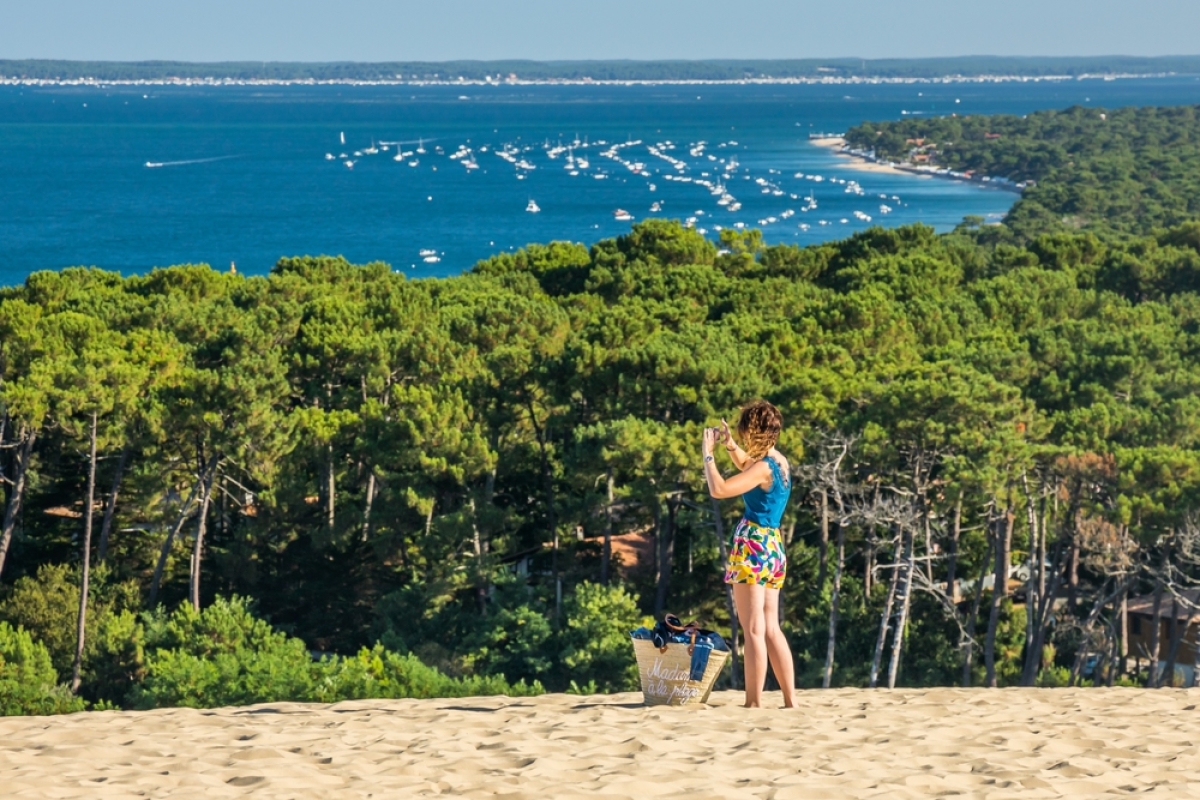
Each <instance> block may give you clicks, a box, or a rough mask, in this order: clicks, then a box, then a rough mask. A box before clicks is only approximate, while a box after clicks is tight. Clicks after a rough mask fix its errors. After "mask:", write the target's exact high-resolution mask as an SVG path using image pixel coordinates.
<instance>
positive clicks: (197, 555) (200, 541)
mask: <svg viewBox="0 0 1200 800" xmlns="http://www.w3.org/2000/svg"><path fill="white" fill-rule="evenodd" d="M215 472H216V470H215V469H214V470H210V471H209V474H208V481H207V482H206V483H205V484H204V493H203V494H202V495H200V519H199V520H198V521H197V522H196V542H195V546H194V547H193V548H192V580H191V590H190V592H189V594H190V597H191V601H192V608H194V609H195V610H196V611H199V610H200V565H201V560H202V559H203V557H204V531H205V527H206V526H207V524H208V505H209V501H210V500H212V487H213V481H214V480H215V479H216V475H215V474H214V473H215Z"/></svg>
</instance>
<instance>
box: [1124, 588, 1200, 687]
mask: <svg viewBox="0 0 1200 800" xmlns="http://www.w3.org/2000/svg"><path fill="white" fill-rule="evenodd" d="M1196 652H1197V653H1200V645H1198V646H1197V647H1196ZM1120 656H1121V661H1120V670H1121V674H1122V675H1124V674H1125V673H1126V672H1128V671H1129V590H1128V589H1126V590H1125V591H1124V592H1123V593H1122V594H1121V652H1120Z"/></svg>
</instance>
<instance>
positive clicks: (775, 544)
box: [725, 519, 787, 589]
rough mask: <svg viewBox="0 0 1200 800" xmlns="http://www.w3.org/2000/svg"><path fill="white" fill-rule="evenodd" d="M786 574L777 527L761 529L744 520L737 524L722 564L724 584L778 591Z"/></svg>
mask: <svg viewBox="0 0 1200 800" xmlns="http://www.w3.org/2000/svg"><path fill="white" fill-rule="evenodd" d="M786 575H787V553H785V552H784V550H783V537H782V536H780V535H779V528H764V527H763V526H762V525H759V524H757V523H755V522H751V521H750V520H748V519H743V520H742V521H741V522H739V523H738V526H737V529H736V530H735V531H734V532H733V547H732V548H731V549H730V551H729V561H728V562H727V563H726V565H725V582H726V583H751V584H758V585H759V586H765V587H767V588H768V589H779V588H781V587H782V586H783V579H784V577H785V576H786Z"/></svg>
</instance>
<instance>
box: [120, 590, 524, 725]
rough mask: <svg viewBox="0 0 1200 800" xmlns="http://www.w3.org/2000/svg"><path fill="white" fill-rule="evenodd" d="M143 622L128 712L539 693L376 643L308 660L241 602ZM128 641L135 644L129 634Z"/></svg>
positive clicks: (299, 646)
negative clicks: (457, 674) (449, 671)
mask: <svg viewBox="0 0 1200 800" xmlns="http://www.w3.org/2000/svg"><path fill="white" fill-rule="evenodd" d="M144 619H145V623H144V630H145V633H144V643H142V644H141V647H142V649H143V653H144V670H145V676H144V678H143V679H142V681H141V683H140V684H138V685H136V686H134V688H133V690H132V691H131V692H130V694H129V703H130V705H131V706H133V707H135V708H161V707H167V706H185V707H190V708H211V707H215V706H232V705H247V704H251V703H268V702H283V701H295V702H327V703H332V702H337V701H339V700H359V699H366V698H372V697H379V698H402V697H413V698H429V697H467V696H473V695H497V694H504V695H510V696H528V695H536V694H541V693H542V692H543V691H544V690H543V689H542V686H541V684H539V683H536V682H534V683H533V684H532V685H529V684H526V683H525V682H524V681H521V682H518V683H516V684H510V683H508V682H507V681H505V679H504V678H503V677H501V676H487V677H482V676H480V677H467V678H452V677H449V676H447V675H446V674H444V673H442V672H440V671H439V670H437V669H435V668H433V667H431V666H428V665H427V664H425V663H423V662H422V661H421V660H420V659H419V658H417V657H416V656H414V655H411V654H407V655H401V654H399V653H395V652H392V651H389V650H387V649H385V648H384V647H383V645H380V644H376V645H375V647H374V648H363V649H362V650H361V651H359V653H358V654H357V655H355V656H348V657H340V656H331V657H328V658H324V659H321V660H319V661H318V660H314V659H313V658H312V655H311V654H310V653H309V651H308V650H307V648H306V647H305V645H304V642H302V641H301V640H299V639H295V638H292V637H289V636H287V635H286V634H284V633H281V632H279V631H276V630H274V629H273V628H272V627H271V626H270V624H268V623H267V622H265V621H264V620H261V619H257V618H255V617H254V616H253V614H251V613H250V610H249V608H248V607H247V603H246V601H245V600H244V599H241V598H237V597H234V598H230V599H227V600H226V599H217V600H216V601H215V602H214V603H213V604H212V605H210V606H208V607H206V608H205V609H204V610H203V611H201V612H199V613H197V612H195V611H194V610H192V607H191V606H190V605H186V604H185V605H184V606H182V607H180V608H179V609H177V610H176V611H174V612H171V613H170V614H165V613H163V612H156V613H154V614H149V615H146V616H145V618H144ZM114 624H115V623H114ZM117 638H118V640H121V641H123V640H124V639H123V638H122V637H117ZM130 638H134V639H136V633H131V634H130Z"/></svg>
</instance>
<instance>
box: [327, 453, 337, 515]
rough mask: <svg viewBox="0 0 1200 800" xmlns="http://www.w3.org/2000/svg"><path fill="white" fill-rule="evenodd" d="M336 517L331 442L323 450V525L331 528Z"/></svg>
mask: <svg viewBox="0 0 1200 800" xmlns="http://www.w3.org/2000/svg"><path fill="white" fill-rule="evenodd" d="M336 517H337V475H336V474H335V471H334V467H333V442H330V443H329V444H328V445H327V446H326V450H325V527H327V528H328V529H329V530H331V531H332V530H333V526H334V521H335V520H336Z"/></svg>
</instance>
